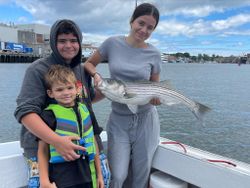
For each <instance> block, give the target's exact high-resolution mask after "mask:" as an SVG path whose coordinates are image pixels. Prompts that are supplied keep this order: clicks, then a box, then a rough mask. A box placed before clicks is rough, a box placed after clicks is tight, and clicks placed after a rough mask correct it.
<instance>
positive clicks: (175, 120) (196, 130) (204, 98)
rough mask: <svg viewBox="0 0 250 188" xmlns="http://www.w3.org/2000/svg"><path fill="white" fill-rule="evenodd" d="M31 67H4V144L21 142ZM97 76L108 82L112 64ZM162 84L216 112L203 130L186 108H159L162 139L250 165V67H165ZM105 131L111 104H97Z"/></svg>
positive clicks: (0, 127) (0, 122)
mask: <svg viewBox="0 0 250 188" xmlns="http://www.w3.org/2000/svg"><path fill="white" fill-rule="evenodd" d="M28 66H29V64H15V63H2V64H0V108H1V111H0V142H8V141H14V140H18V139H19V132H20V127H21V125H20V124H19V123H17V122H16V120H15V118H14V116H13V113H14V110H15V107H16V102H15V100H16V97H17V95H18V93H19V90H20V86H21V83H22V79H23V76H24V73H25V70H26V68H27V67H28ZM98 71H99V72H100V73H101V74H102V75H103V76H104V77H109V76H108V75H109V73H108V67H107V64H101V65H99V66H98ZM161 80H170V82H171V84H172V86H173V87H174V88H175V89H176V90H178V91H179V92H181V93H182V94H184V95H185V96H188V97H189V98H191V99H193V100H196V101H198V102H200V103H203V104H205V105H207V106H209V107H210V108H211V109H212V111H211V112H209V113H208V114H206V116H205V117H204V124H203V125H202V124H200V122H199V121H197V120H196V118H195V117H194V115H193V114H192V113H191V112H190V111H189V110H188V109H187V108H186V107H185V106H183V105H177V106H170V107H169V106H163V105H162V106H159V107H157V108H158V112H159V116H160V123H161V136H163V137H166V138H168V139H171V140H175V141H179V142H182V143H184V144H188V145H191V146H193V147H196V148H200V149H202V150H207V151H209V152H212V153H216V154H219V155H223V156H226V157H229V158H234V159H236V160H240V161H243V162H247V163H250V65H242V66H238V65H236V64H164V65H163V66H162V73H161ZM94 111H95V113H96V116H97V119H98V122H99V124H100V125H101V126H102V127H103V128H104V129H105V126H106V122H107V119H108V114H109V112H110V102H109V101H108V100H107V99H104V100H102V101H100V102H98V103H96V104H94Z"/></svg>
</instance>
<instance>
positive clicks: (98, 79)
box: [93, 72, 102, 87]
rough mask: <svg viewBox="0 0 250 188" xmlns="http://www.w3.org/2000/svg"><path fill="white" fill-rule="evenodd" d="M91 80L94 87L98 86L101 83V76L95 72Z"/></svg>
mask: <svg viewBox="0 0 250 188" xmlns="http://www.w3.org/2000/svg"><path fill="white" fill-rule="evenodd" d="M93 79H94V86H95V87H96V86H98V84H99V83H101V82H102V76H101V75H100V74H99V73H98V72H95V74H94V75H93Z"/></svg>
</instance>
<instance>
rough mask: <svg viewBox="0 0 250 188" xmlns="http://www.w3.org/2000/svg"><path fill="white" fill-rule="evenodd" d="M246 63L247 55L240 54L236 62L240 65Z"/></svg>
mask: <svg viewBox="0 0 250 188" xmlns="http://www.w3.org/2000/svg"><path fill="white" fill-rule="evenodd" d="M246 63H247V56H246V55H244V56H241V57H240V59H239V62H238V65H239V66H240V65H241V64H246Z"/></svg>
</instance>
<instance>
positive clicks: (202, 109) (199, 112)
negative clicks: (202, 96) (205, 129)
mask: <svg viewBox="0 0 250 188" xmlns="http://www.w3.org/2000/svg"><path fill="white" fill-rule="evenodd" d="M209 111H211V108H209V107H208V106H205V105H204V104H201V103H199V102H196V108H195V109H194V111H192V112H193V114H194V115H195V117H196V118H197V119H198V120H199V121H201V122H203V116H204V115H205V114H206V113H207V112H209ZM202 124H203V123H202Z"/></svg>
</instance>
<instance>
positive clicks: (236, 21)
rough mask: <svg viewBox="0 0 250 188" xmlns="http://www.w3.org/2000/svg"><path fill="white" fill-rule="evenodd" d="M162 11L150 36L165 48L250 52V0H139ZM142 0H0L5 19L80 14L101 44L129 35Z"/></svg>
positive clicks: (90, 39) (92, 39) (88, 35)
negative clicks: (114, 36) (134, 12)
mask: <svg viewBox="0 0 250 188" xmlns="http://www.w3.org/2000/svg"><path fill="white" fill-rule="evenodd" d="M144 2H149V3H152V4H154V5H155V6H156V7H157V8H158V9H159V11H160V21H159V24H158V26H157V28H156V29H155V31H154V32H153V34H152V35H151V37H150V39H148V41H147V42H149V43H152V44H153V45H155V46H156V47H157V48H158V49H159V50H160V51H161V52H162V53H177V52H181V53H184V52H187V53H189V54H190V55H198V54H207V55H223V56H230V55H235V56H238V55H243V54H246V53H250V0H147V1H145V0H144V1H140V0H137V4H141V3H144ZM135 5H136V0H42V1H41V0H8V1H7V0H0V10H1V11H0V23H5V24H15V25H17V24H29V23H40V24H46V25H49V26H51V25H52V24H53V23H54V22H55V21H56V20H57V19H62V18H67V19H72V20H74V21H75V22H76V23H77V24H78V25H79V26H80V28H81V30H82V33H83V39H84V40H83V42H84V43H91V44H93V45H94V46H99V45H100V44H101V43H102V42H103V41H104V40H105V39H106V38H108V37H109V36H112V35H128V34H129V31H130V25H129V20H130V17H131V15H132V13H133V10H134V8H135Z"/></svg>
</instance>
